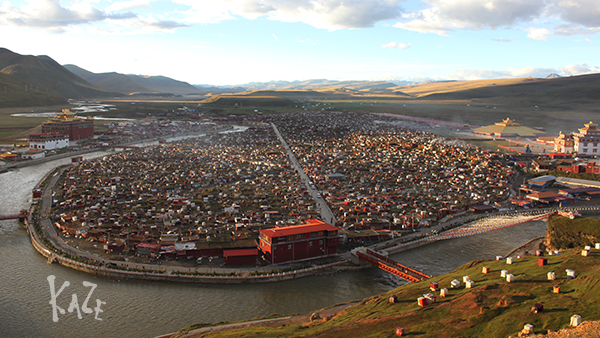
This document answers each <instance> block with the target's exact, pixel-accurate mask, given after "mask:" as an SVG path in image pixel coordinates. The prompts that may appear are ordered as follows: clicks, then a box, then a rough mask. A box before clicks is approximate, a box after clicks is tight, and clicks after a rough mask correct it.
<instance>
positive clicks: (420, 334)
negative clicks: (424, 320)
mask: <svg viewBox="0 0 600 338" xmlns="http://www.w3.org/2000/svg"><path fill="white" fill-rule="evenodd" d="M424 334H427V332H418V331H417V332H405V333H404V334H403V335H402V337H404V336H407V337H408V336H422V335H424Z"/></svg>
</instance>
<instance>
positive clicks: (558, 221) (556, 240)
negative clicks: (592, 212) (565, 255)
mask: <svg viewBox="0 0 600 338" xmlns="http://www.w3.org/2000/svg"><path fill="white" fill-rule="evenodd" d="M548 234H549V236H548V240H547V245H548V247H550V248H552V249H554V250H556V249H568V248H577V247H583V246H585V245H589V246H592V247H593V246H594V245H595V243H600V219H598V218H593V217H588V218H577V219H574V220H570V219H568V218H565V217H562V216H558V215H556V216H553V217H552V218H551V219H550V221H549V222H548Z"/></svg>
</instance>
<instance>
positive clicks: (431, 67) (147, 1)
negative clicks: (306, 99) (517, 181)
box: [0, 0, 600, 85]
mask: <svg viewBox="0 0 600 338" xmlns="http://www.w3.org/2000/svg"><path fill="white" fill-rule="evenodd" d="M599 32H600V1H597V0H424V1H420V0H405V1H398V0H169V1H167V0H155V1H153V0H131V1H103V0H79V1H77V0H72V1H66V0H65V1H58V0H25V1H15V0H9V1H4V2H0V36H1V37H2V38H1V39H0V47H5V48H8V49H10V50H12V51H13V52H16V53H19V54H31V55H42V54H45V55H49V56H50V57H52V58H54V59H55V60H56V61H57V62H59V63H61V64H75V65H77V66H80V67H82V68H85V69H87V70H89V71H92V72H95V73H101V72H112V71H116V72H120V73H126V74H141V75H164V76H168V77H172V78H174V79H177V80H181V81H187V82H189V83H192V84H212V85H236V84H244V83H248V82H263V81H276V80H285V81H294V80H309V79H329V80H398V81H400V80H409V81H414V80H424V79H432V80H449V79H452V80H474V79H488V78H510V77H527V76H533V77H543V76H546V75H548V74H550V73H558V74H560V75H563V76H569V75H579V74H588V73H599V72H600V68H599V67H600V60H599V58H600V48H599V44H600V33H599Z"/></svg>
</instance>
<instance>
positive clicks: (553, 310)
mask: <svg viewBox="0 0 600 338" xmlns="http://www.w3.org/2000/svg"><path fill="white" fill-rule="evenodd" d="M566 311H567V309H565V308H556V309H544V311H542V313H553V312H566Z"/></svg>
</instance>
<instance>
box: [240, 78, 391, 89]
mask: <svg viewBox="0 0 600 338" xmlns="http://www.w3.org/2000/svg"><path fill="white" fill-rule="evenodd" d="M241 87H245V88H246V89H247V90H249V91H251V90H265V89H285V90H315V89H322V88H330V89H333V88H346V89H349V90H357V91H360V90H385V89H388V90H389V89H391V88H394V87H398V85H396V84H394V83H392V82H387V81H336V80H327V79H313V80H305V81H270V82H250V83H247V84H244V85H241Z"/></svg>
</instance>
